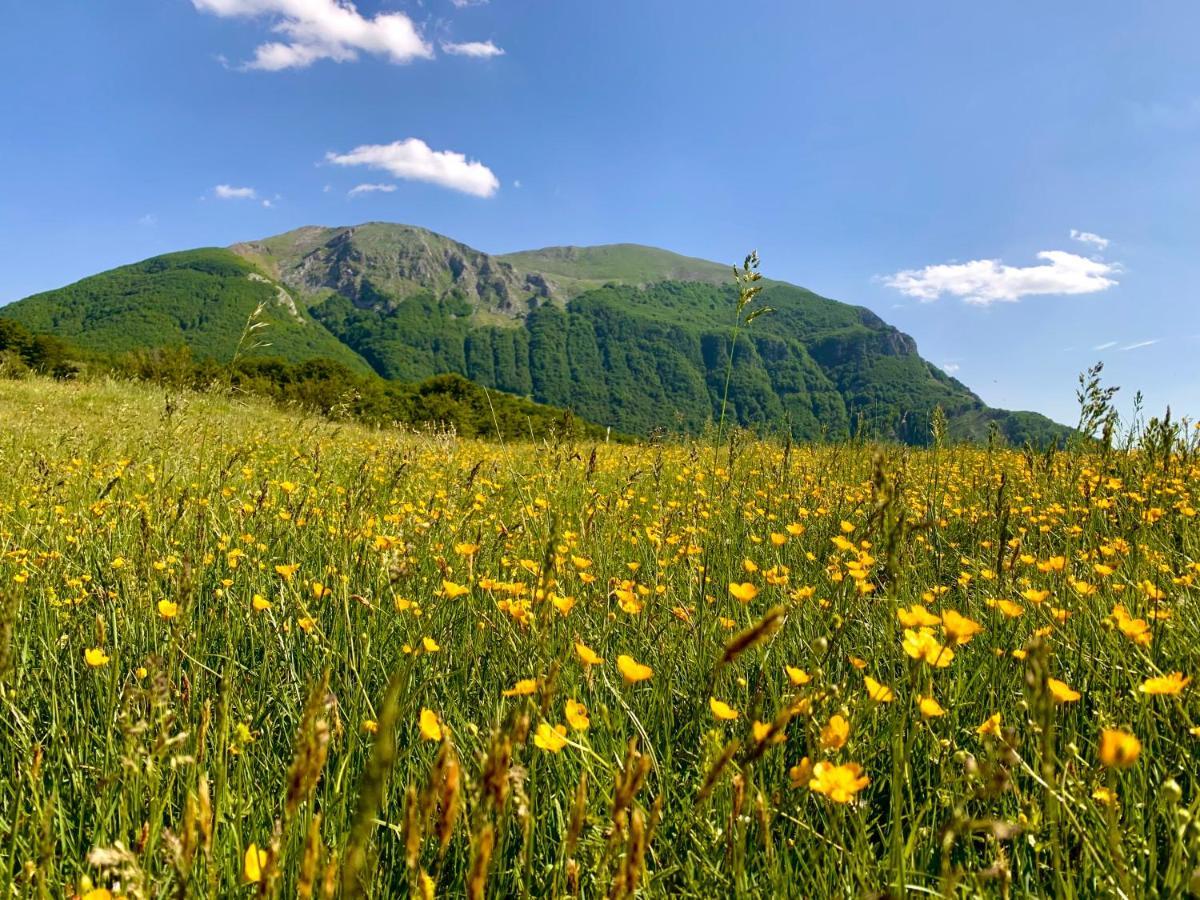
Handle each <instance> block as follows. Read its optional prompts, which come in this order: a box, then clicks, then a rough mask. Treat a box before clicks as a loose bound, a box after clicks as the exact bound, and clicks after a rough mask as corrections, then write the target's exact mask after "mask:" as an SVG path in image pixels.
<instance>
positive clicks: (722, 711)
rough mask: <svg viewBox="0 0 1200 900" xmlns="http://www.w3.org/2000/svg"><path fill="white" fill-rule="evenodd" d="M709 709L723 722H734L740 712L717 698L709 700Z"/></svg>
mask: <svg viewBox="0 0 1200 900" xmlns="http://www.w3.org/2000/svg"><path fill="white" fill-rule="evenodd" d="M708 708H709V709H711V710H712V714H713V715H714V716H716V717H717V718H718V719H720V720H721V721H722V722H732V721H733V720H734V719H736V718H737V717H738V711H737V710H736V709H734V708H733V707H732V706H730V705H729V704H728V703H726V702H725V701H723V700H718V699H717V698H716V697H709V698H708Z"/></svg>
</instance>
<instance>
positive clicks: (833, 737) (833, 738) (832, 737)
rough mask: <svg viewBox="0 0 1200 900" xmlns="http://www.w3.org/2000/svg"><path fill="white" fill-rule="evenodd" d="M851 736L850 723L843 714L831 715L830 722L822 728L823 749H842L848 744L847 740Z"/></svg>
mask: <svg viewBox="0 0 1200 900" xmlns="http://www.w3.org/2000/svg"><path fill="white" fill-rule="evenodd" d="M849 737H850V723H849V722H847V721H846V720H845V719H844V718H843V717H842V716H839V715H834V716H831V717H830V718H829V722H828V723H826V725H825V727H824V728H822V729H821V749H822V750H841V749H842V747H844V746H846V740H847V739H848V738H849Z"/></svg>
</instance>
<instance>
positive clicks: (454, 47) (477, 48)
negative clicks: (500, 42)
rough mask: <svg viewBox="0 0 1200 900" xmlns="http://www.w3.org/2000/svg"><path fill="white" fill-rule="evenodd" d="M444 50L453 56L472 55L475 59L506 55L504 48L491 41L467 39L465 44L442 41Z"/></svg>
mask: <svg viewBox="0 0 1200 900" xmlns="http://www.w3.org/2000/svg"><path fill="white" fill-rule="evenodd" d="M442 52H443V53H448V54H450V55H451V56H472V57H474V58H475V59H489V58H491V57H493V56H503V55H504V50H503V49H502V48H500V47H497V46H496V45H495V44H493V43H492V42H491V41H467V42H466V43H463V44H454V43H451V42H449V41H442Z"/></svg>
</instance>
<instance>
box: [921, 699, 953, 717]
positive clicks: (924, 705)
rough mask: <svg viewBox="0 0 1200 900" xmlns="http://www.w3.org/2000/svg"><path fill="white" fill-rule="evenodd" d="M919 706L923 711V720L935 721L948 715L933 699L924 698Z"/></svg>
mask: <svg viewBox="0 0 1200 900" xmlns="http://www.w3.org/2000/svg"><path fill="white" fill-rule="evenodd" d="M917 705H918V707H919V709H920V710H921V718H923V719H935V718H937V717H938V716H944V715H945V714H946V710H944V709H942V705H941V704H940V703H938V702H937V701H936V700H934V699H933V697H922V698H921V700H920V702H919V703H918V704H917Z"/></svg>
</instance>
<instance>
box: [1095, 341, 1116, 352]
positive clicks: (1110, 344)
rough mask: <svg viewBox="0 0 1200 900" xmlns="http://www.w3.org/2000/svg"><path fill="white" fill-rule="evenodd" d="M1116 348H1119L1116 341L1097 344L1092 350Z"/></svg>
mask: <svg viewBox="0 0 1200 900" xmlns="http://www.w3.org/2000/svg"><path fill="white" fill-rule="evenodd" d="M1115 346H1117V342H1116V341H1105V342H1104V343H1103V344H1097V345H1096V346H1095V347H1093V348H1092V349H1093V350H1111V349H1112V348H1113V347H1115Z"/></svg>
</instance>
